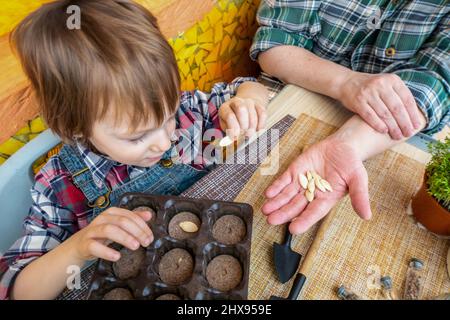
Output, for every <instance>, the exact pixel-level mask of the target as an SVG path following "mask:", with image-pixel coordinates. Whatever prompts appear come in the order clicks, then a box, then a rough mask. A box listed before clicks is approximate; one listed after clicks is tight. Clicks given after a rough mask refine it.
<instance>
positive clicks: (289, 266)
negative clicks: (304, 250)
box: [273, 224, 302, 283]
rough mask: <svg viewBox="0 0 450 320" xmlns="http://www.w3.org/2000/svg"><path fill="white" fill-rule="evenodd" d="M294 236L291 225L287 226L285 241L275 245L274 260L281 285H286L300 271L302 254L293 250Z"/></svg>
mask: <svg viewBox="0 0 450 320" xmlns="http://www.w3.org/2000/svg"><path fill="white" fill-rule="evenodd" d="M291 241H292V234H291V233H290V232H289V224H286V231H285V234H284V241H283V243H282V244H279V243H276V242H274V243H273V259H274V263H275V270H276V271H277V274H278V278H279V279H280V281H281V283H286V282H287V281H289V279H291V278H292V276H293V275H294V274H295V272H296V271H297V269H298V265H299V263H300V259H301V258H302V256H301V254H299V253H297V252H295V251H293V250H292V249H291Z"/></svg>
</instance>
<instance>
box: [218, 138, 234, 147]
mask: <svg viewBox="0 0 450 320" xmlns="http://www.w3.org/2000/svg"><path fill="white" fill-rule="evenodd" d="M232 143H233V140H232V139H231V138H230V137H229V136H225V137H224V138H222V139H221V140H220V142H219V146H221V147H227V146H229V145H230V144H232Z"/></svg>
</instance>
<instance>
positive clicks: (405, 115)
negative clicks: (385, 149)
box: [338, 71, 421, 140]
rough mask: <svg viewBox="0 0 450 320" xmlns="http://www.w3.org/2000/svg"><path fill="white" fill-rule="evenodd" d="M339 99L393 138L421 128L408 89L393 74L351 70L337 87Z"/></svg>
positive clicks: (417, 112)
mask: <svg viewBox="0 0 450 320" xmlns="http://www.w3.org/2000/svg"><path fill="white" fill-rule="evenodd" d="M338 99H339V100H340V102H341V103H342V104H343V105H344V106H345V107H346V108H347V109H349V110H351V111H353V112H354V113H357V114H359V116H360V117H361V118H362V119H364V121H366V122H367V123H368V124H369V125H370V126H371V127H372V128H373V129H374V130H376V131H378V132H380V133H387V132H389V135H390V136H391V138H392V139H394V140H400V139H402V138H407V137H410V136H411V135H413V133H414V132H415V131H417V129H419V128H420V119H421V118H420V117H421V114H420V111H419V109H418V108H417V105H416V102H415V100H414V97H413V95H412V93H411V91H410V90H409V89H408V87H407V86H406V85H405V83H404V82H403V81H402V79H401V78H400V77H398V76H397V75H395V74H389V73H382V74H368V73H361V72H354V71H351V72H350V73H349V76H348V77H346V79H345V81H343V82H342V85H341V86H340V89H339V97H338Z"/></svg>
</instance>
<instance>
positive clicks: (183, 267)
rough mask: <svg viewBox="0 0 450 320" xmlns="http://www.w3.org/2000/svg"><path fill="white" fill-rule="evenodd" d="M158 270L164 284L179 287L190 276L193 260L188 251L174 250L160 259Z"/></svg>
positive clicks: (192, 269)
mask: <svg viewBox="0 0 450 320" xmlns="http://www.w3.org/2000/svg"><path fill="white" fill-rule="evenodd" d="M158 270H159V276H160V277H161V280H162V281H163V282H164V283H166V284H168V285H180V284H182V283H183V282H185V281H186V280H188V279H189V278H190V277H191V276H192V272H193V271H194V260H193V258H192V256H191V254H190V253H189V252H188V251H186V250H184V249H180V248H175V249H172V250H170V251H169V252H167V253H166V254H165V255H164V256H163V257H162V258H161V261H160V263H159V269H158Z"/></svg>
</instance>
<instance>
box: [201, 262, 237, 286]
mask: <svg viewBox="0 0 450 320" xmlns="http://www.w3.org/2000/svg"><path fill="white" fill-rule="evenodd" d="M206 280H208V283H209V284H210V286H211V287H213V288H214V289H217V290H220V291H229V290H231V289H234V288H236V287H237V286H238V285H239V283H240V282H241V280H242V267H241V264H240V262H239V260H238V259H236V258H235V257H233V256H230V255H226V254H223V255H220V256H217V257H215V258H214V259H212V260H211V262H210V263H209V264H208V266H207V267H206Z"/></svg>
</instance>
